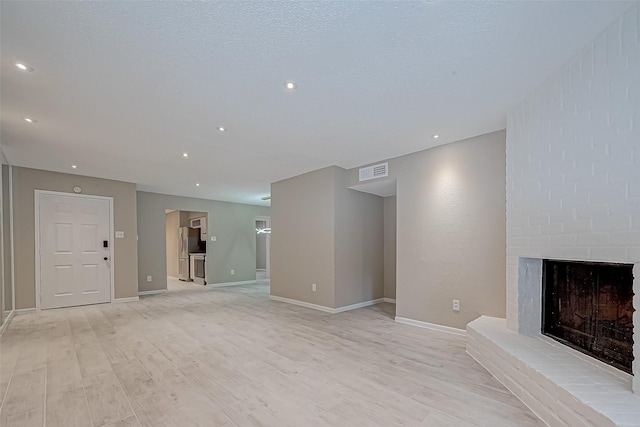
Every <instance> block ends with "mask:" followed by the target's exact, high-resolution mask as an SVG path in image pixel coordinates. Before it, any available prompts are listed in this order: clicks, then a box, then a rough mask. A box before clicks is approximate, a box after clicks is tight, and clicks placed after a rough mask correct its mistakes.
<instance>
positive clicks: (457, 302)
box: [453, 299, 460, 311]
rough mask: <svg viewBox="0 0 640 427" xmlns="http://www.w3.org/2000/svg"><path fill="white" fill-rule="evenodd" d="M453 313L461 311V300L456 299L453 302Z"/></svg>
mask: <svg viewBox="0 0 640 427" xmlns="http://www.w3.org/2000/svg"><path fill="white" fill-rule="evenodd" d="M453 311H460V300H459V299H454V300H453Z"/></svg>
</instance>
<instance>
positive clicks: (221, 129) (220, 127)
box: [216, 126, 227, 132]
mask: <svg viewBox="0 0 640 427" xmlns="http://www.w3.org/2000/svg"><path fill="white" fill-rule="evenodd" d="M216 129H218V131H220V132H226V131H227V128H224V127H222V126H218V127H217V128H216Z"/></svg>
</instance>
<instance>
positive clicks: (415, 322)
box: [396, 316, 467, 336]
mask: <svg viewBox="0 0 640 427" xmlns="http://www.w3.org/2000/svg"><path fill="white" fill-rule="evenodd" d="M396 322H398V323H404V324H405V325H412V326H418V327H420V328H426V329H432V330H434V331H440V332H446V333H449V334H454V335H461V336H466V335H467V331H465V330H464V329H458V328H452V327H451V326H444V325H438V324H436V323H429V322H422V321H420V320H413V319H407V318H406V317H398V316H396Z"/></svg>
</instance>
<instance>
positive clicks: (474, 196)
mask: <svg viewBox="0 0 640 427" xmlns="http://www.w3.org/2000/svg"><path fill="white" fill-rule="evenodd" d="M504 171H505V132H504V131H497V132H493V133H489V134H485V135H480V136H477V137H473V138H469V139H466V140H462V141H458V142H454V143H450V144H446V145H442V146H439V147H436V148H432V149H428V150H424V151H420V152H418V153H413V154H409V155H406V156H402V157H398V158H395V159H391V160H390V161H389V173H390V175H392V174H393V176H395V177H396V179H397V195H396V197H397V265H396V268H397V275H396V276H397V277H396V279H397V282H396V316H397V317H403V318H408V319H412V320H417V321H422V322H427V323H434V324H439V325H444V326H450V327H455V328H461V329H464V328H465V327H466V324H467V323H469V322H470V321H472V320H474V319H475V318H477V317H479V316H480V315H487V316H495V317H504V315H505V300H506V296H505V295H506V292H505V276H504V270H505V256H506V255H505V251H506V249H505V173H504ZM454 299H457V300H460V311H459V312H454V311H453V310H452V300H454Z"/></svg>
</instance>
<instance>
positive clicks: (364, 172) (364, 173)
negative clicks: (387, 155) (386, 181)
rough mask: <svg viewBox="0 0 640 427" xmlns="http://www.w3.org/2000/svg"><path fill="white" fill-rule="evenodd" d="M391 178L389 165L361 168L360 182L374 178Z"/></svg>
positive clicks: (382, 164) (381, 164)
mask: <svg viewBox="0 0 640 427" xmlns="http://www.w3.org/2000/svg"><path fill="white" fill-rule="evenodd" d="M385 176H389V163H388V162H387V163H380V164H379V165H373V166H367V167H366V168H360V181H367V180H370V179H374V178H382V177H385Z"/></svg>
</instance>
